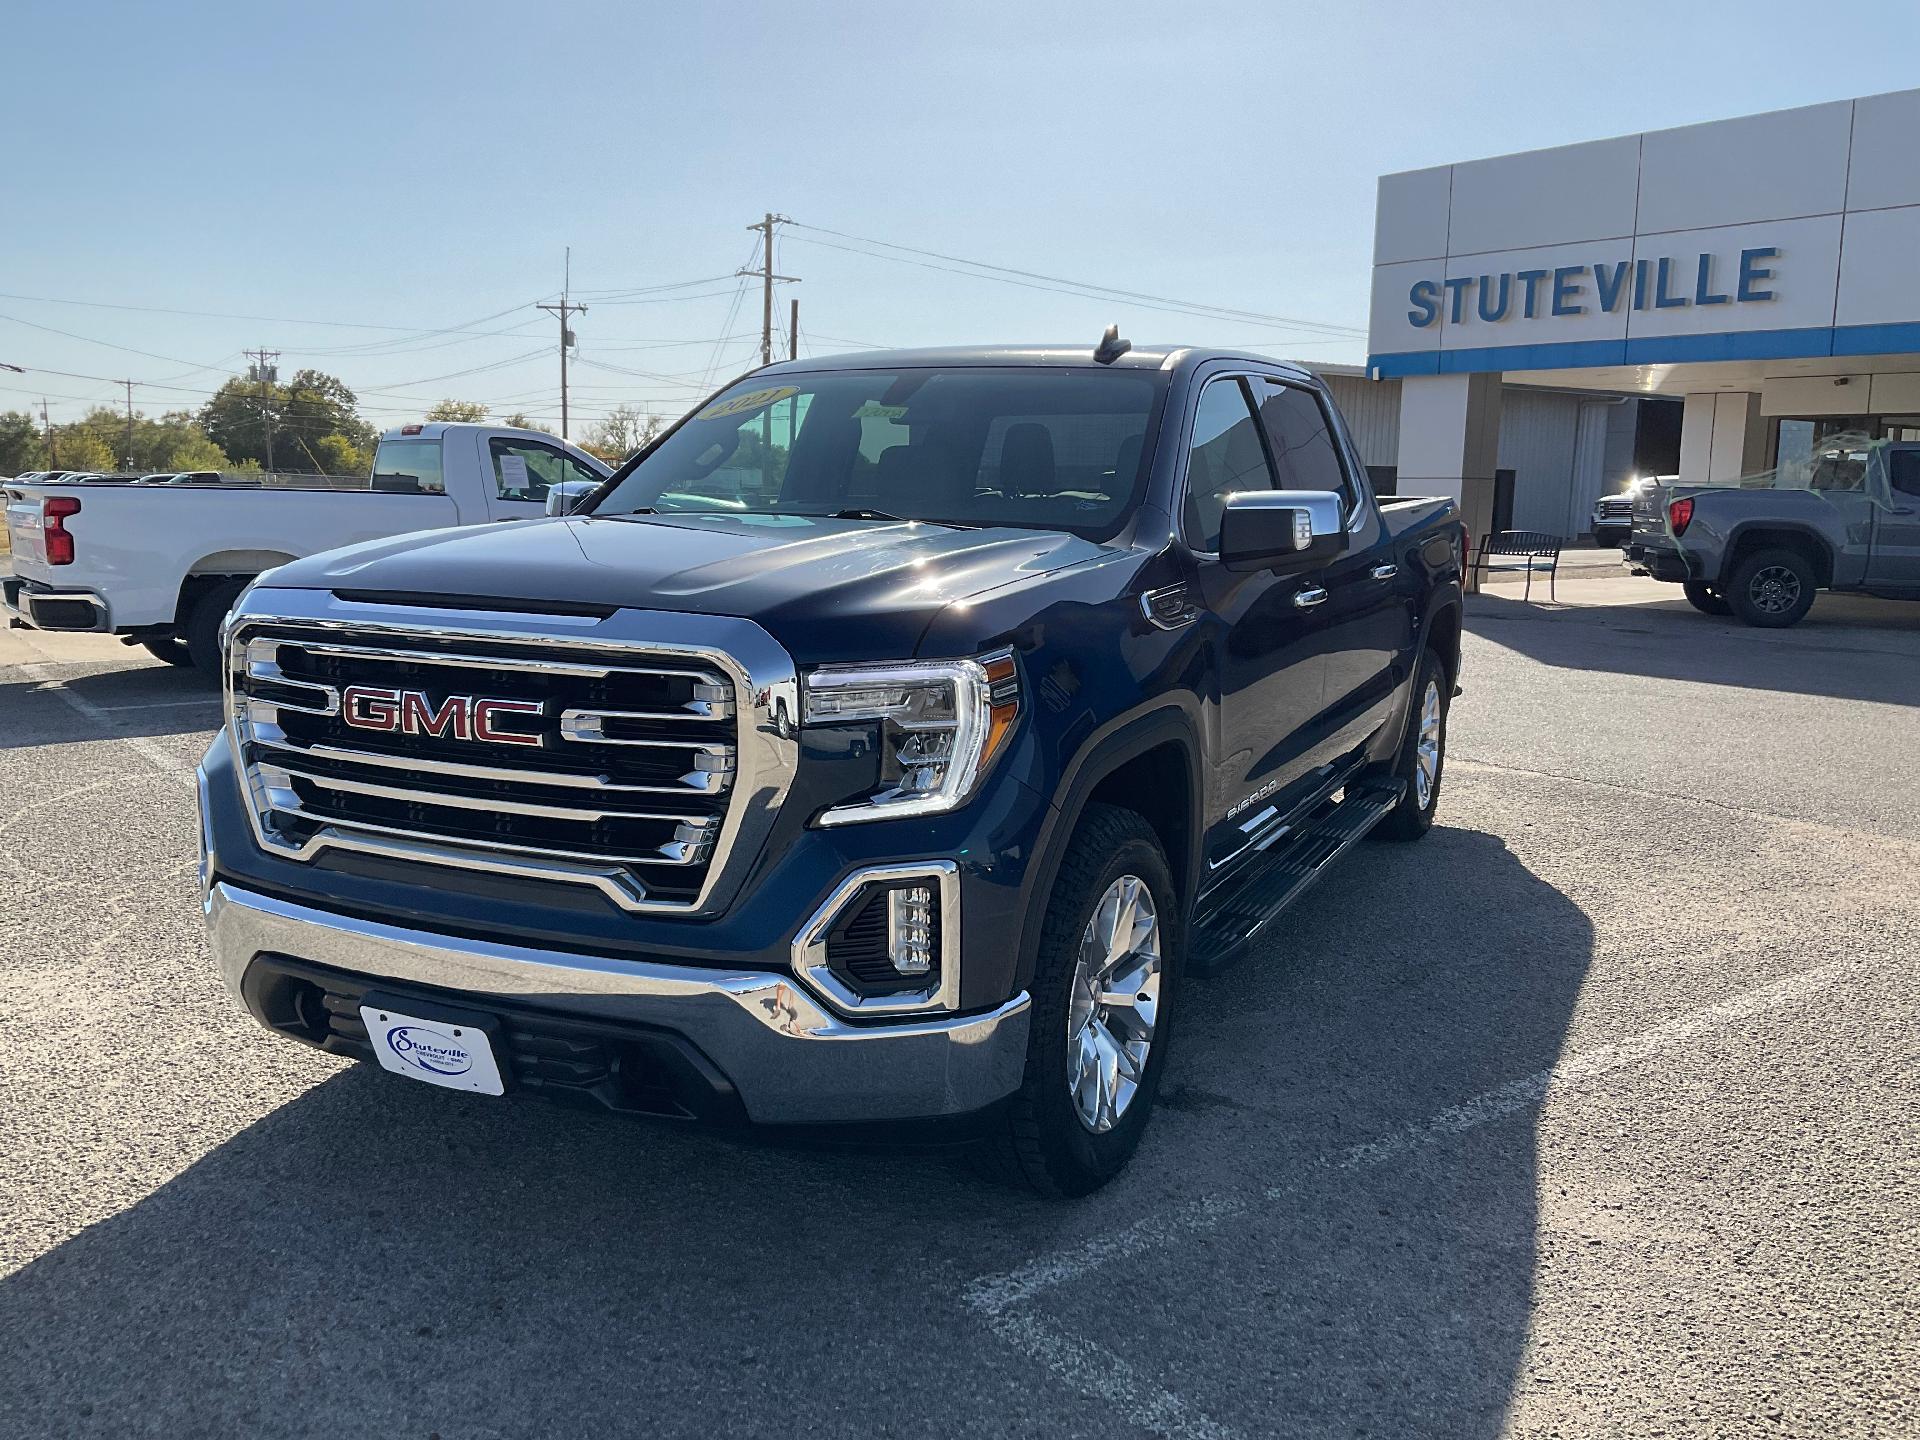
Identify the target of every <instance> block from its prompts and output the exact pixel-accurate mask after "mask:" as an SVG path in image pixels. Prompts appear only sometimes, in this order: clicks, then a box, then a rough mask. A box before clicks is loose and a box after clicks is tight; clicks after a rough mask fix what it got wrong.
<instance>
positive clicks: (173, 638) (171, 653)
mask: <svg viewBox="0 0 1920 1440" xmlns="http://www.w3.org/2000/svg"><path fill="white" fill-rule="evenodd" d="M140 648H141V649H142V650H144V651H146V652H147V653H148V654H149V655H151V656H153V658H154V659H156V660H164V661H166V662H167V664H169V665H178V666H180V667H181V668H183V669H184V668H186V667H187V666H190V665H192V664H193V652H192V651H190V650H188V649H187V642H186V641H184V640H182V639H181V638H180V637H179V636H178V635H155V636H153V637H152V638H151V639H147V640H142V641H141V642H140Z"/></svg>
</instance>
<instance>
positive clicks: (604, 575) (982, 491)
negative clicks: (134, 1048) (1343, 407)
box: [200, 331, 1463, 1194]
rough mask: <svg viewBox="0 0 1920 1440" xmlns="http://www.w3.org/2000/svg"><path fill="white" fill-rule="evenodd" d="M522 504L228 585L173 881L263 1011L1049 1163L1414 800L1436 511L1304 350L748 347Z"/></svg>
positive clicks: (1456, 651) (372, 1044)
mask: <svg viewBox="0 0 1920 1440" xmlns="http://www.w3.org/2000/svg"><path fill="white" fill-rule="evenodd" d="M549 508H550V509H551V510H554V511H556V512H562V513H556V514H555V515H554V516H553V517H552V518H548V519H545V520H538V519H536V520H530V521H523V522H518V523H515V524H511V525H499V526H482V527H475V528H470V529H464V530H445V531H437V532H427V533H422V534H417V535H412V536H405V537H401V538H398V539H388V540H380V541H375V542H371V543H368V544H365V545H360V546H356V547H350V548H348V549H344V550H336V551H333V552H330V553H327V554H323V555H317V556H314V557H311V558H309V559H305V560H300V561H296V562H294V563H292V564H289V565H286V566H285V567H283V568H281V569H279V570H276V571H272V572H269V573H268V574H265V575H262V576H261V577H260V578H259V579H258V581H257V582H256V583H254V584H253V585H252V586H251V587H250V588H249V589H248V590H247V591H246V592H245V593H244V594H243V595H242V596H241V597H240V599H239V601H238V602H237V603H236V605H235V607H234V610H233V612H232V614H231V615H230V616H229V618H228V620H227V623H226V626H225V630H224V635H223V645H224V649H225V654H226V656H227V669H228V674H227V690H226V696H227V723H226V725H225V728H224V730H223V732H222V734H221V735H220V737H219V738H218V739H217V740H216V741H215V742H214V744H213V746H212V748H211V749H210V750H209V751H208V753H207V756H206V760H205V762H204V764H203V765H202V767H201V771H200V803H201V814H202V842H203V847H204V853H203V855H202V863H201V875H202V881H203V884H204V887H205V908H206V914H207V920H208V924H209V926H210V929H211V934H212V942H213V950H214V954H215V957H216V960H217V963H218V965H219V967H220V969H221V971H222V972H223V974H224V977H225V979H226V981H227V983H228V985H229V986H230V988H231V989H232V990H233V992H234V993H235V995H236V996H237V997H238V998H239V999H240V1001H241V1002H242V1003H243V1004H244V1005H245V1006H246V1007H247V1009H248V1010H249V1011H251V1012H252V1014H253V1015H254V1016H256V1017H257V1018H258V1019H259V1020H260V1021H261V1022H262V1023H263V1024H265V1025H266V1026H268V1027H269V1028H271V1029H273V1030H276V1031H278V1032H280V1033H281V1034H283V1035H286V1036H288V1037H291V1038H293V1039H296V1040H300V1041H304V1042H306V1043H308V1044H311V1045H317V1046H319V1047H321V1048H322V1049H325V1050H328V1051H331V1052H333V1053H335V1054H339V1055H346V1056H355V1057H358V1058H361V1059H373V1060H377V1061H378V1063H379V1064H380V1065H382V1066H383V1067H385V1068H386V1069H388V1070H390V1071H394V1072H397V1073H399V1074H404V1075H408V1076H411V1077H412V1078H414V1079H417V1080H422V1081H425V1082H428V1083H431V1084H436V1085H442V1086H450V1087H453V1088H458V1089H465V1090H471V1091H475V1092H479V1093H483V1094H488V1095H501V1094H510V1093H522V1094H534V1095H540V1096H545V1097H549V1098H552V1099H556V1100H563V1101H569V1102H572V1103H575V1104H580V1105H587V1106H598V1107H606V1108H610V1109H613V1110H618V1111H624V1112H632V1113H638V1114H645V1115H654V1116H667V1117H676V1118H680V1119H686V1120H698V1121H706V1122H711V1123H715V1124H742V1125H744V1124H757V1125H763V1126H773V1127H783V1128H786V1129H789V1130H795V1131H804V1132H806V1133H809V1134H811V1133H814V1132H816V1131H825V1132H826V1133H828V1134H830V1135H848V1134H854V1135H858V1136H860V1137H861V1138H868V1137H870V1136H871V1135H872V1134H874V1133H875V1132H877V1133H878V1134H879V1135H880V1136H881V1137H883V1138H888V1137H892V1136H894V1135H896V1134H898V1133H911V1134H912V1135H915V1136H924V1135H926V1134H928V1133H929V1131H932V1132H933V1133H935V1134H936V1135H937V1136H939V1137H940V1138H952V1139H957V1140H962V1141H964V1142H966V1143H967V1144H969V1145H973V1146H976V1147H978V1148H979V1149H980V1151H981V1152H982V1154H983V1155H986V1156H989V1157H991V1159H992V1163H993V1164H994V1165H996V1166H998V1167H1000V1168H1002V1169H1003V1170H1004V1171H1005V1172H1006V1173H1009V1174H1010V1175H1013V1176H1015V1177H1019V1178H1024V1179H1025V1180H1026V1181H1027V1182H1029V1183H1031V1184H1033V1185H1034V1186H1036V1187H1038V1188H1039V1189H1041V1190H1042V1191H1045V1192H1048V1193H1053V1194H1080V1193H1084V1192H1086V1191H1089V1190H1091V1189H1093V1188H1095V1187H1096V1186H1098V1185H1100V1184H1102V1183H1103V1182H1105V1181H1106V1180H1107V1179H1109V1178H1111V1177H1112V1176H1113V1175H1114V1174H1115V1173H1116V1172H1117V1171H1118V1170H1119V1169H1120V1168H1121V1166H1123V1165H1124V1164H1125V1163H1126V1161H1127V1159H1128V1158H1129V1156H1130V1155H1131V1154H1132V1152H1133V1150H1134V1148H1135V1147H1136V1146H1137V1144H1138V1143H1139V1140H1140V1136H1141V1132H1142V1130H1143V1129H1144V1127H1145V1125H1146V1123H1147V1118H1148V1114H1149V1112H1150V1110H1151V1108H1152V1105H1153V1101H1154V1095H1155V1091H1156V1088H1157V1086H1158V1084H1159V1081H1160V1077H1161V1075H1162V1073H1163V1070H1164V1067H1165V1065H1166V1061H1167V1053H1168V1041H1169V1038H1170V1027H1171V1026H1172V1025H1173V1024H1174V1023H1175V1022H1176V1020H1177V1019H1178V1018H1179V1015H1180V1012H1181V1009H1182V1002H1183V994H1182V990H1183V985H1184V983H1185V980H1186V978H1187V976H1188V975H1190V974H1193V973H1197V972H1203V971H1207V970H1210V969H1213V968H1216V967H1218V966H1219V965H1221V964H1224V963H1225V962H1227V961H1228V960H1230V959H1231V958H1233V957H1234V955H1235V953H1236V952H1237V951H1239V950H1241V949H1242V948H1244V947H1246V946H1247V944H1248V942H1249V941H1251V940H1252V939H1254V937H1255V936H1256V935H1258V934H1262V933H1265V932H1266V931H1268V930H1271V929H1272V928H1273V927H1272V925H1271V922H1272V920H1273V918H1274V917H1275V916H1276V915H1277V914H1279V913H1280V912H1281V910H1282V909H1283V908H1284V907H1285V906H1286V905H1287V903H1288V902H1289V901H1291V900H1292V899H1293V898H1294V897H1295V896H1297V895H1298V894H1299V893H1300V892H1301V891H1302V890H1303V889H1304V888H1305V887H1306V886H1307V885H1309V884H1311V883H1312V881H1313V880H1314V879H1315V878H1316V877H1317V876H1319V875H1320V874H1321V873H1322V872H1323V871H1324V870H1325V868H1326V867H1327V866H1328V865H1329V864H1331V863H1332V862H1333V861H1334V860H1335V859H1336V858H1337V857H1338V856H1339V855H1340V854H1341V853H1342V852H1343V851H1344V850H1345V849H1346V848H1347V847H1348V846H1350V845H1352V844H1353V843H1354V842H1355V841H1357V840H1359V839H1361V838H1362V837H1364V836H1367V835H1369V834H1371V835H1373V836H1376V837H1384V838H1389V839H1395V840H1412V839H1415V838H1417V837H1419V836H1420V835H1422V834H1423V833H1424V832H1425V831H1426V829H1427V828H1428V826H1429V825H1430V824H1431V823H1432V820H1433V814H1434V806H1435V803H1436V801H1437V798H1438V794H1439V787H1440V780H1441V768H1442V762H1443V756H1444V747H1445V742H1446V717H1447V707H1448V702H1449V700H1450V698H1451V696H1452V695H1453V694H1454V691H1455V682H1456V677H1457V673H1458V669H1459V658H1460V621H1461V563H1462V545H1463V537H1462V533H1461V526H1460V524H1459V521H1458V518H1457V516H1456V514H1455V511H1454V507H1453V505H1452V504H1451V502H1448V501H1445V500H1388V501H1385V502H1381V501H1377V500H1376V499H1375V497H1374V495H1373V494H1372V492H1371V490H1370V488H1369V486H1368V483H1367V477H1366V471H1365V470H1364V469H1363V468H1362V467H1361V465H1360V464H1359V463H1358V460H1357V457H1356V455H1355V452H1354V449H1353V446H1352V443H1351V441H1350V439H1349V437H1348V435H1347V433H1346V430H1345V427H1344V426H1343V424H1342V422H1341V420H1340V417H1339V415H1338V413H1337V412H1336V410H1335V409H1334V407H1333V405H1332V404H1331V402H1330V400H1329V398H1328V396H1327V393H1326V391H1325V389H1324V388H1323V387H1322V386H1321V385H1320V384H1319V382H1317V381H1316V380H1315V379H1314V378H1313V377H1312V376H1311V375H1309V374H1307V373H1305V372H1304V371H1301V370H1299V369H1296V368H1294V367H1292V366H1288V365H1284V364H1280V363H1276V362H1274V361H1270V360H1263V359H1259V358H1257V357H1254V356H1248V355H1237V354H1229V353H1222V352H1218V351H1209V350H1200V349H1177V348H1175V349H1132V348H1130V347H1129V346H1128V344H1127V342H1125V341H1122V340H1119V339H1118V338H1117V337H1116V335H1115V334H1114V332H1111V331H1110V332H1109V333H1108V336H1107V337H1106V338H1105V339H1104V340H1103V341H1102V342H1101V344H1100V345H1099V347H1097V348H1095V349H1091V350H1089V349H1070V348H1065V347H1060V348H1011V347H1009V348H997V349H967V350H950V351H938V350H930V351H914V352H876V353H869V354H863V355H858V356H852V357H843V358H837V359H822V360H808V361H797V362H792V363H788V364H784V365H775V366H771V367H768V368H765V369H762V370H759V371H756V372H755V373H753V374H752V375H750V376H748V377H746V378H745V379H743V380H741V381H739V382H737V383H736V384H734V385H732V386H731V387H729V388H728V389H726V390H724V391H722V392H720V393H719V394H718V395H717V396H715V397H714V398H713V399H712V400H711V401H710V402H708V403H707V404H705V405H704V406H702V407H701V408H700V409H698V410H697V411H695V412H694V413H693V414H691V415H689V416H688V417H687V418H685V419H684V420H682V421H681V422H680V423H679V424H678V425H677V426H675V427H674V428H673V429H672V430H670V431H668V432H667V433H666V435H664V436H663V437H662V438H661V439H660V440H659V441H657V442H656V443H655V444H654V445H652V446H651V447H650V448H649V449H647V450H646V451H644V452H643V453H641V454H640V455H638V456H636V457H635V458H634V459H632V460H631V461H629V462H628V463H627V465H626V466H624V467H623V468H622V469H621V470H620V471H619V472H618V473H616V474H615V475H614V476H613V477H612V478H611V479H610V480H608V481H607V482H605V483H604V484H602V485H601V486H599V487H598V488H597V489H594V490H592V491H591V493H589V494H586V495H584V496H580V497H573V496H563V495H560V494H558V493H556V494H555V495H554V496H553V497H552V498H551V501H550V505H549ZM569 508H571V510H572V513H564V512H566V511H567V510H568V509H569Z"/></svg>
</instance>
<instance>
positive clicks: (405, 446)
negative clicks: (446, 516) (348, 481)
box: [373, 440, 447, 495]
mask: <svg viewBox="0 0 1920 1440" xmlns="http://www.w3.org/2000/svg"><path fill="white" fill-rule="evenodd" d="M373 488H374V489H376V490H397V491H401V492H403V493H407V494H418V493H421V492H425V493H428V494H433V495H444V494H446V492H447V484H446V481H445V480H444V479H443V478H442V477H441V474H440V442H439V441H438V440H382V441H381V442H380V448H379V449H378V450H377V451H375V452H374V456H373Z"/></svg>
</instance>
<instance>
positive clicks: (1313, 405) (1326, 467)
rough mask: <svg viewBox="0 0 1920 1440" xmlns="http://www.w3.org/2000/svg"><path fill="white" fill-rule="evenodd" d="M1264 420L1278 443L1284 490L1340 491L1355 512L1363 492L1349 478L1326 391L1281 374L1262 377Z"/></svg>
mask: <svg viewBox="0 0 1920 1440" xmlns="http://www.w3.org/2000/svg"><path fill="white" fill-rule="evenodd" d="M1253 383H1254V393H1255V394H1256V395H1258V396H1259V399H1260V421H1261V423H1262V424H1263V425H1265V426H1266V430H1267V443H1268V444H1270V445H1272V446H1273V465H1274V469H1275V470H1276V471H1277V472H1278V473H1279V477H1280V478H1279V483H1278V485H1277V486H1276V487H1275V488H1276V489H1280V490H1331V491H1333V492H1334V493H1335V494H1337V495H1339V496H1340V501H1341V509H1342V510H1343V511H1344V512H1346V513H1349V514H1351V513H1352V511H1353V507H1354V505H1355V503H1356V502H1357V501H1358V500H1359V498H1360V497H1359V496H1358V495H1357V494H1356V493H1355V492H1354V488H1353V482H1352V481H1351V480H1349V479H1348V478H1347V467H1346V466H1345V465H1343V464H1342V463H1341V461H1340V450H1339V446H1338V444H1337V442H1336V441H1335V440H1334V438H1333V425H1332V422H1331V421H1330V420H1329V419H1328V418H1327V413H1326V411H1325V409H1323V408H1322V406H1321V404H1320V397H1319V396H1317V395H1315V394H1314V393H1313V392H1312V391H1311V390H1307V389H1303V388H1302V387H1300V386H1298V385H1284V384H1282V383H1280V382H1279V381H1278V380H1265V379H1262V380H1256V381H1254V382H1253Z"/></svg>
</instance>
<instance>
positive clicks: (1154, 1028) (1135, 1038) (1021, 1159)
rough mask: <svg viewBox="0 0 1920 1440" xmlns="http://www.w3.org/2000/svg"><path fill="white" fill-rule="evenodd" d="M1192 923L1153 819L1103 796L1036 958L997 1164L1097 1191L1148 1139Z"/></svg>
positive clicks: (1017, 1173) (1052, 1190)
mask: <svg viewBox="0 0 1920 1440" xmlns="http://www.w3.org/2000/svg"><path fill="white" fill-rule="evenodd" d="M1183 933H1184V926H1183V925H1182V923H1181V918H1180V910H1179V901H1178V898H1177V897H1176V895H1175V892H1174V888H1173V874H1172V871H1171V870H1169V868H1168V866H1167V859H1166V854H1165V852H1164V851H1163V850H1162V849H1161V848H1160V842H1159V840H1158V839H1157V838H1156V837H1155V835H1154V833H1153V829H1152V827H1150V826H1149V825H1148V824H1147V822H1146V821H1145V820H1143V819H1142V818H1141V817H1140V816H1139V815H1137V814H1135V813H1134V812H1133V811H1131V810H1123V809H1120V808H1119V807H1117V806H1112V805H1092V806H1089V807H1088V808H1087V811H1086V814H1085V815H1084V816H1082V817H1081V821H1080V824H1079V826H1078V827H1077V828H1076V829H1075V831H1074V835H1073V839H1072V840H1071V841H1070V842H1068V846H1067V853H1066V855H1065V857H1064V858H1063V859H1062V860H1061V862H1060V873H1059V875H1058V876H1057V877H1056V878H1055V880H1054V884H1053V893H1052V896H1051V897H1050V899H1049V903H1048V906H1047V916H1046V921H1045V924H1044V925H1043V927H1042V929H1041V934H1040V953H1039V956H1038V958H1037V960H1036V963H1035V966H1034V976H1033V989H1032V994H1033V1011H1032V1028H1031V1030H1030V1031H1029V1033H1028V1040H1027V1068H1026V1074H1025V1076H1024V1078H1023V1079H1022V1081H1021V1085H1020V1088H1019V1090H1017V1091H1016V1092H1014V1094H1013V1096H1012V1098H1011V1099H1010V1100H1009V1101H1008V1103H1007V1109H1006V1114H1005V1117H1004V1121H1003V1128H1002V1129H1000V1130H999V1131H998V1132H996V1133H995V1134H994V1135H992V1136H990V1137H989V1139H988V1141H987V1145H986V1148H985V1158H986V1159H987V1161H988V1164H989V1168H991V1169H992V1170H993V1171H994V1172H995V1173H997V1174H999V1175H1002V1176H1006V1177H1008V1178H1012V1179H1017V1180H1020V1181H1024V1182H1025V1183H1026V1184H1027V1185H1029V1186H1031V1187H1032V1188H1033V1189H1035V1190H1038V1191H1039V1192H1040V1193H1042V1194H1044V1195H1051V1196H1056V1197H1058V1196H1073V1195H1086V1194H1089V1193H1090V1192H1092V1191H1094V1190H1097V1189H1099V1188H1100V1187H1101V1186H1102V1185H1104V1184H1106V1183H1107V1181H1109V1180H1111V1179H1112V1178H1113V1177H1114V1176H1115V1175H1118V1174H1119V1173H1120V1171H1121V1170H1122V1169H1123V1168H1124V1167H1125V1166H1126V1163H1127V1161H1128V1160H1130V1159H1131V1158H1132V1157H1133V1152H1134V1151H1135V1149H1137V1148H1138V1147H1139V1144H1140V1136H1141V1134H1142V1133H1143V1132H1144V1131H1145V1130H1146V1127H1147V1117H1148V1116H1149V1114H1150V1113H1151V1112H1152V1110H1153V1100H1154V1095H1155V1093H1156V1092H1157V1091H1158V1089H1159V1085H1160V1072H1161V1070H1162V1068H1163V1067H1164V1066H1165V1064H1166V1058H1167V1038H1168V1030H1167V1022H1168V1017H1169V1015H1170V1013H1171V1007H1172V1004H1173V1002H1174V999H1175V997H1176V993H1177V990H1178V986H1179V977H1180V969H1181V959H1182V954H1181V950H1182V939H1183Z"/></svg>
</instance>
